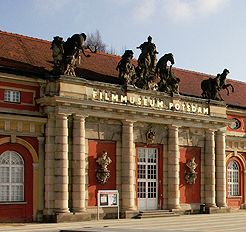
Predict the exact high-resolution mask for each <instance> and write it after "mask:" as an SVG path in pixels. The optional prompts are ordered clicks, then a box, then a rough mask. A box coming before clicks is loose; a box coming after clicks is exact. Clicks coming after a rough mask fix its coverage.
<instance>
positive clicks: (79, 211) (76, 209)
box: [73, 208, 86, 213]
mask: <svg viewBox="0 0 246 232" xmlns="http://www.w3.org/2000/svg"><path fill="white" fill-rule="evenodd" d="M84 212H86V209H84V208H73V213H84Z"/></svg>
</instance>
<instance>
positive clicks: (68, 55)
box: [51, 33, 90, 76]
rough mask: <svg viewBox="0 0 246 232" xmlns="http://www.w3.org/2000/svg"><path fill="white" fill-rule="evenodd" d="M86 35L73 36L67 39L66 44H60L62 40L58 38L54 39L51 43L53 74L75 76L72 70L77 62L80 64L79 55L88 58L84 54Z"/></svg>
mask: <svg viewBox="0 0 246 232" xmlns="http://www.w3.org/2000/svg"><path fill="white" fill-rule="evenodd" d="M85 40H86V35H85V34H84V33H82V34H74V35H73V36H72V37H71V38H68V39H67V41H66V42H62V41H63V40H62V38H61V37H59V36H56V37H54V40H53V42H52V46H51V48H52V50H53V59H54V69H53V71H54V73H55V74H58V75H60V74H62V75H69V76H76V75H75V71H74V69H75V68H76V64H77V62H80V54H81V53H82V54H83V55H84V56H85V57H90V55H89V54H88V55H86V54H85V52H84V47H83V45H84V42H85Z"/></svg>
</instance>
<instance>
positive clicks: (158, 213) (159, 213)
mask: <svg viewBox="0 0 246 232" xmlns="http://www.w3.org/2000/svg"><path fill="white" fill-rule="evenodd" d="M175 216H180V215H179V214H177V213H175V212H171V211H169V210H151V211H140V212H139V214H138V215H137V216H136V217H135V218H137V219H143V218H157V217H175Z"/></svg>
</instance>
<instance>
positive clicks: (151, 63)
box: [137, 36, 158, 79]
mask: <svg viewBox="0 0 246 232" xmlns="http://www.w3.org/2000/svg"><path fill="white" fill-rule="evenodd" d="M137 48H138V49H141V53H140V55H139V58H138V72H139V76H140V77H141V78H143V79H146V78H147V76H148V75H149V73H150V72H151V71H154V69H155V66H156V54H158V52H157V50H156V46H155V44H154V43H152V37H151V36H149V37H148V41H147V42H144V43H142V44H141V45H140V46H139V47H137Z"/></svg>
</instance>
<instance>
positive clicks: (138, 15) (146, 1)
mask: <svg viewBox="0 0 246 232" xmlns="http://www.w3.org/2000/svg"><path fill="white" fill-rule="evenodd" d="M157 2H158V1H155V0H141V1H138V2H137V5H136V7H135V8H134V17H133V19H134V21H135V22H137V23H145V22H146V21H148V19H149V18H151V17H154V14H155V12H156V10H157V9H156V7H158V4H157Z"/></svg>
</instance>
